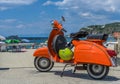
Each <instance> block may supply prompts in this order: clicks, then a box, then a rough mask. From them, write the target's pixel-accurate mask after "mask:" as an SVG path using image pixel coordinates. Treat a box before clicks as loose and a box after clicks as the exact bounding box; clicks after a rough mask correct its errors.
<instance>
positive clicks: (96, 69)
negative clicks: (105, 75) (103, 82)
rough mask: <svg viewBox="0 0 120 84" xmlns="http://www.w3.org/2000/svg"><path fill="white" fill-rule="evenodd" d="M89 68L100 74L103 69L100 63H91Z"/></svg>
mask: <svg viewBox="0 0 120 84" xmlns="http://www.w3.org/2000/svg"><path fill="white" fill-rule="evenodd" d="M91 70H92V71H93V73H95V74H100V73H101V72H102V71H103V66H101V65H92V68H91Z"/></svg>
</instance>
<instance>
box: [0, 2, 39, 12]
mask: <svg viewBox="0 0 120 84" xmlns="http://www.w3.org/2000/svg"><path fill="white" fill-rule="evenodd" d="M36 1H37V0H0V11H4V10H7V9H11V8H14V7H17V6H22V5H30V4H32V3H34V2H36Z"/></svg>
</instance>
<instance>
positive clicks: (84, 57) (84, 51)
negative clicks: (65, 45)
mask: <svg viewBox="0 0 120 84" xmlns="http://www.w3.org/2000/svg"><path fill="white" fill-rule="evenodd" d="M73 44H74V46H75V49H74V61H75V62H77V63H92V64H100V65H106V66H112V63H111V60H110V56H109V55H108V53H107V51H106V49H105V47H103V46H100V45H99V44H96V43H94V42H88V41H73Z"/></svg>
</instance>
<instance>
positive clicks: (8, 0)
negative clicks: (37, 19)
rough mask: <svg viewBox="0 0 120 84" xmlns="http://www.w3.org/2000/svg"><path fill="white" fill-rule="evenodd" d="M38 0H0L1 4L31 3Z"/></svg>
mask: <svg viewBox="0 0 120 84" xmlns="http://www.w3.org/2000/svg"><path fill="white" fill-rule="evenodd" d="M35 1H36V0H0V4H14V5H29V4H32V3H33V2H35Z"/></svg>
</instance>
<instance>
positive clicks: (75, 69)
mask: <svg viewBox="0 0 120 84" xmlns="http://www.w3.org/2000/svg"><path fill="white" fill-rule="evenodd" d="M76 67H77V64H76V65H75V66H74V70H73V71H72V73H73V74H75V72H76Z"/></svg>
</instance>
